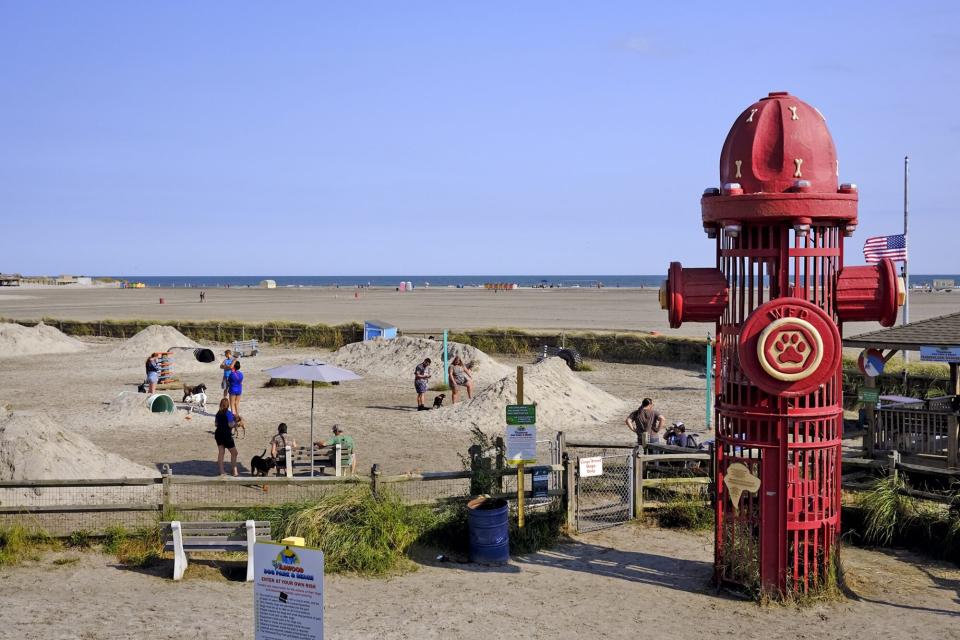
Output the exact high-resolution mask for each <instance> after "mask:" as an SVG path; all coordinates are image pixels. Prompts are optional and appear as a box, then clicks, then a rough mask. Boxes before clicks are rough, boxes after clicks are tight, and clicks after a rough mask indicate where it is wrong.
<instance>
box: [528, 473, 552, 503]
mask: <svg viewBox="0 0 960 640" xmlns="http://www.w3.org/2000/svg"><path fill="white" fill-rule="evenodd" d="M531 476H532V478H533V483H532V484H533V486H532V487H531V489H532V491H533V497H534V498H546V497H547V495H548V493H547V492H548V491H549V490H550V485H549V483H550V472H549V471H547V470H546V469H537V470H535V471H534V472H533V473H532V474H531Z"/></svg>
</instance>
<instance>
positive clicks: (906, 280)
mask: <svg viewBox="0 0 960 640" xmlns="http://www.w3.org/2000/svg"><path fill="white" fill-rule="evenodd" d="M909 212H910V156H903V250H904V255H903V287H904V294H905V296H904V300H903V324H908V323H909V322H910V270H909V268H908V266H907V261H908V259H909V258H910V243H909V241H908V240H907V229H908V227H907V220H908V217H909ZM903 361H904V362H905V363H906V362H909V361H910V353H909V352H908V351H904V352H903Z"/></svg>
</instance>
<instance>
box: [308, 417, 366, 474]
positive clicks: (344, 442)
mask: <svg viewBox="0 0 960 640" xmlns="http://www.w3.org/2000/svg"><path fill="white" fill-rule="evenodd" d="M332 431H333V437H332V438H330V439H329V440H320V441H318V442H315V443H314V445H315V446H317V447H334V446H336V445H338V444H339V445H340V449H341V451H342V450H346V449H349V450H350V459H349V460H347V466H348V467H350V474H351V475H353V473H354V472H356V470H357V450H356V449H355V448H354V445H353V437H352V436H348V435H347V434H345V433H344V432H343V429H342V428H341V427H340V425H338V424H335V425H333V429H332Z"/></svg>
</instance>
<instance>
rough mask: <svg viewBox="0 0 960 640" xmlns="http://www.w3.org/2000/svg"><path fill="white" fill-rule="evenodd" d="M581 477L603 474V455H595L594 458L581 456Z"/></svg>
mask: <svg viewBox="0 0 960 640" xmlns="http://www.w3.org/2000/svg"><path fill="white" fill-rule="evenodd" d="M579 473H580V477H581V478H593V477H595V476H602V475H603V458H602V457H601V456H594V457H592V458H580V469H579Z"/></svg>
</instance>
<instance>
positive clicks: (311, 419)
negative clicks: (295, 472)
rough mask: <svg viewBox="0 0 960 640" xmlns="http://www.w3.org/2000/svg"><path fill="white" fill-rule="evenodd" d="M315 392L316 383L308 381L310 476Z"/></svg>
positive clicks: (311, 470) (311, 474)
mask: <svg viewBox="0 0 960 640" xmlns="http://www.w3.org/2000/svg"><path fill="white" fill-rule="evenodd" d="M316 393H317V383H316V381H314V380H311V381H310V477H311V478H312V477H313V398H314V396H315V395H316Z"/></svg>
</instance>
